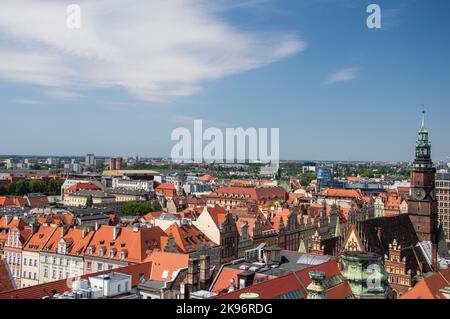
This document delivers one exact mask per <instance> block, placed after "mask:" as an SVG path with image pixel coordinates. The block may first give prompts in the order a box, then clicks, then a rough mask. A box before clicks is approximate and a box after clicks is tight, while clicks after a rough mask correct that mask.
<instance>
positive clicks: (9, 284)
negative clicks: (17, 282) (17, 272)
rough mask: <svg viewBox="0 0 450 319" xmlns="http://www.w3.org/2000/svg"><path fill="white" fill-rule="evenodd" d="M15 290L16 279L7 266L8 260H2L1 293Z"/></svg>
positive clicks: (0, 266) (0, 262)
mask: <svg viewBox="0 0 450 319" xmlns="http://www.w3.org/2000/svg"><path fill="white" fill-rule="evenodd" d="M14 288H15V287H14V279H13V277H12V275H11V273H10V272H9V268H8V266H7V265H6V260H0V293H1V292H4V291H9V290H13V289H14Z"/></svg>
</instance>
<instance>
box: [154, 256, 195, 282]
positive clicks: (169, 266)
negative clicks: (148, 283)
mask: <svg viewBox="0 0 450 319" xmlns="http://www.w3.org/2000/svg"><path fill="white" fill-rule="evenodd" d="M148 260H149V261H151V262H152V263H153V267H152V272H151V275H150V279H151V280H156V281H164V282H168V281H170V280H171V279H172V276H173V275H174V273H176V272H177V271H178V270H181V269H184V268H187V267H188V262H189V255H188V254H177V253H168V252H162V251H154V252H153V253H152V254H151V255H150V257H149V258H148Z"/></svg>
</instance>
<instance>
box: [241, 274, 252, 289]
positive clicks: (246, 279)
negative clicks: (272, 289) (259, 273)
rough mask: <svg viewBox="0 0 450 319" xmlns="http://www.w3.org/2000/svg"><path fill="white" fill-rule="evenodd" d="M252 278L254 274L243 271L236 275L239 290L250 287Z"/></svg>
mask: <svg viewBox="0 0 450 319" xmlns="http://www.w3.org/2000/svg"><path fill="white" fill-rule="evenodd" d="M254 278H255V273H254V272H253V271H244V272H241V273H240V274H238V282H239V289H243V288H246V287H249V286H251V285H252V284H253V279H254Z"/></svg>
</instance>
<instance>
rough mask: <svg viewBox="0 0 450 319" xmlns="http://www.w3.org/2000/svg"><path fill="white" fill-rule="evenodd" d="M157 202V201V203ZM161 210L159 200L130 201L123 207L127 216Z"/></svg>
mask: <svg viewBox="0 0 450 319" xmlns="http://www.w3.org/2000/svg"><path fill="white" fill-rule="evenodd" d="M155 202H156V203H155ZM159 210H161V205H159V202H158V201H150V202H128V203H126V204H125V206H124V208H123V215H126V216H142V215H145V214H147V213H150V212H154V211H159Z"/></svg>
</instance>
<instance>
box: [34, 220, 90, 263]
mask: <svg viewBox="0 0 450 319" xmlns="http://www.w3.org/2000/svg"><path fill="white" fill-rule="evenodd" d="M83 235H84V236H83ZM93 236H94V231H89V232H84V231H83V229H78V228H69V229H66V228H64V227H58V228H57V229H56V231H55V232H54V233H53V234H52V236H51V237H50V239H49V240H48V241H47V243H46V244H45V245H44V247H43V249H42V250H43V251H48V252H57V250H58V243H59V241H60V240H61V238H64V240H65V241H66V243H67V254H68V255H74V256H81V255H83V253H84V251H85V249H86V248H87V246H88V244H89V242H90V241H91V239H92V237H93Z"/></svg>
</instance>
